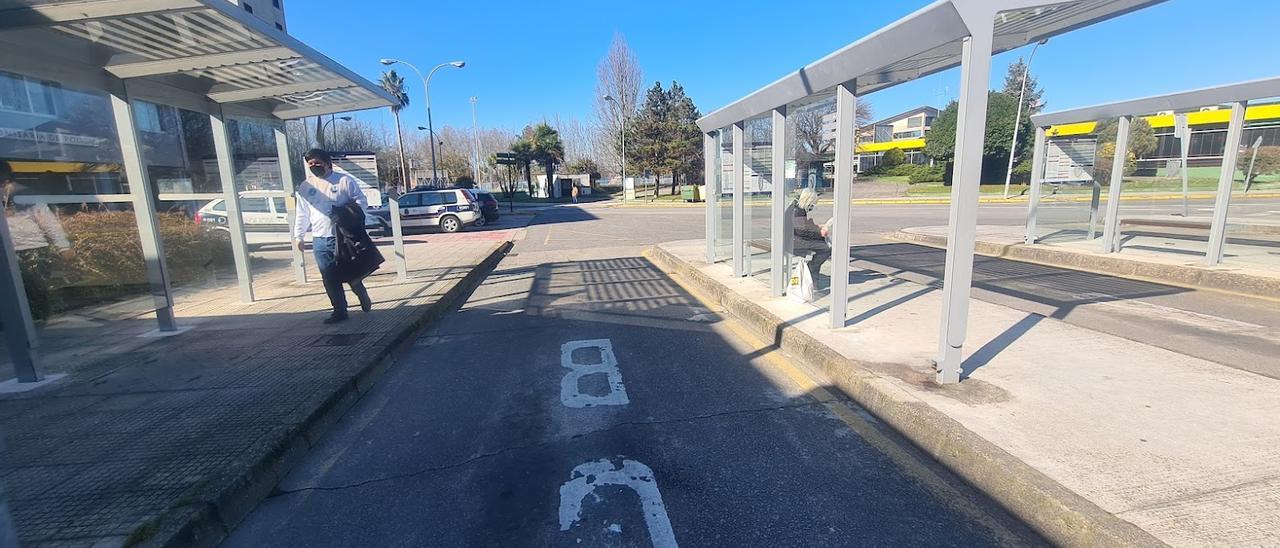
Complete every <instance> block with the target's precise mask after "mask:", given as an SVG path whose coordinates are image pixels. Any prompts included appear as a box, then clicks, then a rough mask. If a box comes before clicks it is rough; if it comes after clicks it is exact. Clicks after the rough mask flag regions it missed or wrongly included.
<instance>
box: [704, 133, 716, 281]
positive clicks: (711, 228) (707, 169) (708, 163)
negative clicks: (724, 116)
mask: <svg viewBox="0 0 1280 548" xmlns="http://www.w3.org/2000/svg"><path fill="white" fill-rule="evenodd" d="M717 143H718V139H717V138H716V137H715V136H714V135H712V134H711V133H704V134H702V158H703V161H702V181H703V183H704V184H706V188H707V195H706V196H703V197H702V201H703V205H705V206H706V207H705V208H704V209H705V219H704V220H705V222H706V225H707V226H706V231H705V234H706V237H707V262H708V263H714V262H716V221H718V220H719V219H720V210H719V200H717V198H719V197H720V183H719V182H718V181H716V171H715V170H717V169H720V162H718V161H716V160H717V157H716V153H717V152H719V145H718V144H717Z"/></svg>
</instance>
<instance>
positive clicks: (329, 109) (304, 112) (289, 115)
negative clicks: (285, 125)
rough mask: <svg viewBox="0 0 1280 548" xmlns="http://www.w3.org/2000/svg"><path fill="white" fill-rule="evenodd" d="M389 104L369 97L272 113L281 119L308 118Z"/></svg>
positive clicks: (278, 110)
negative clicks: (361, 99) (363, 99)
mask: <svg viewBox="0 0 1280 548" xmlns="http://www.w3.org/2000/svg"><path fill="white" fill-rule="evenodd" d="M385 106H387V104H386V103H384V102H383V101H382V100H381V99H368V100H365V101H354V102H350V103H340V104H336V105H329V106H322V107H306V108H285V107H280V108H277V109H275V111H274V112H272V114H273V115H274V116H275V117H276V118H279V119H281V120H296V119H298V118H307V117H310V116H321V115H325V114H334V113H337V112H353V111H357V110H367V109H371V108H382V107H385Z"/></svg>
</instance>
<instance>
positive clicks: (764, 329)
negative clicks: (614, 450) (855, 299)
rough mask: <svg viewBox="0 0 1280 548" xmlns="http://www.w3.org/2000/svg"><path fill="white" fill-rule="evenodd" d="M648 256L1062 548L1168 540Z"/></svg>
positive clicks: (669, 261) (701, 277) (766, 315)
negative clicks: (825, 376) (1101, 505)
mask: <svg viewBox="0 0 1280 548" xmlns="http://www.w3.org/2000/svg"><path fill="white" fill-rule="evenodd" d="M646 255H647V256H648V257H649V258H650V259H651V260H653V261H654V263H656V264H657V265H658V266H659V267H661V268H663V269H664V270H667V271H668V272H672V273H675V274H677V275H679V276H681V277H683V278H684V279H685V280H686V281H688V282H689V283H691V284H693V285H694V286H695V287H697V288H698V290H699V291H701V292H702V293H703V294H705V295H708V296H709V297H710V298H712V299H714V300H715V301H716V303H717V304H719V305H720V306H722V307H724V309H725V310H726V311H727V312H728V313H729V314H732V315H733V316H734V317H735V318H737V319H738V320H740V321H742V322H743V323H745V324H746V325H747V326H748V327H749V328H750V329H752V330H754V331H756V332H757V333H758V334H759V335H761V336H763V337H765V338H766V339H767V340H770V341H773V343H774V344H775V345H777V346H778V347H779V348H781V349H783V350H784V351H786V352H787V353H789V354H790V355H792V356H799V357H800V360H801V361H803V362H804V363H805V365H806V366H809V367H812V368H813V369H815V370H819V371H822V372H823V373H825V374H826V375H827V376H828V377H829V378H830V379H831V380H832V381H833V382H834V383H835V385H836V387H837V388H839V389H840V390H841V391H843V392H844V393H846V394H848V395H849V397H851V398H853V400H854V401H856V402H858V404H860V405H862V406H863V407H864V408H866V409H867V410H868V411H870V412H871V413H873V414H874V415H875V416H876V417H878V418H879V419H880V420H882V421H884V422H885V423H886V424H889V425H890V426H891V427H893V428H894V429H895V430H896V431H898V432H899V433H901V434H902V435H903V436H905V437H906V438H907V439H908V440H910V441H911V442H912V443H913V444H915V445H916V446H917V447H919V448H920V449H921V450H923V451H925V452H926V453H928V454H929V455H931V456H933V458H935V459H937V460H938V461H939V462H940V463H942V464H943V465H944V466H946V467H947V468H949V469H950V470H952V471H953V472H955V473H956V474H957V475H959V476H960V477H962V478H964V479H965V480H966V481H968V482H969V483H971V484H972V485H974V486H975V487H977V488H978V489H980V490H982V491H983V492H985V493H987V495H988V496H990V497H991V498H992V499H994V500H995V501H997V502H998V503H1000V504H1001V505H1003V506H1004V507H1005V508H1006V509H1008V510H1009V511H1010V512H1011V513H1012V514H1014V515H1015V516H1017V517H1018V518H1019V519H1021V520H1022V521H1024V522H1025V523H1027V525H1029V526H1030V527H1032V528H1033V529H1035V530H1036V531H1037V532H1039V533H1040V534H1041V535H1044V536H1045V537H1046V538H1048V539H1049V540H1050V541H1051V542H1053V543H1055V544H1059V545H1065V546H1166V544H1165V543H1163V542H1161V541H1160V540H1159V539H1156V538H1155V537H1153V536H1152V535H1151V534H1149V533H1147V532H1146V531H1144V530H1142V529H1140V528H1138V527H1137V526H1136V525H1133V524H1132V523H1129V522H1128V521H1125V520H1123V519H1120V518H1119V517H1117V516H1115V515H1113V514H1111V513H1109V512H1107V511H1105V510H1103V509H1101V508H1099V507H1098V506H1097V505H1096V504H1094V503H1092V502H1090V501H1089V500H1087V499H1085V498H1084V497H1081V496H1080V495H1077V494H1076V493H1074V492H1073V491H1071V490H1070V489H1067V488H1066V487H1064V486H1062V485H1061V484H1059V483H1058V482H1056V481H1054V480H1053V479H1051V478H1049V477H1048V476H1046V475H1045V474H1043V473H1042V472H1040V471H1039V470H1036V469H1035V468H1032V467H1031V466H1030V465H1028V464H1026V463H1024V462H1022V461H1021V460H1019V459H1018V458H1016V457H1014V456H1013V455H1010V454H1009V453H1008V452H1006V451H1005V450H1003V449H1001V448H1000V447H998V446H996V445H995V444H993V443H991V442H990V441H987V440H986V439H984V438H982V437H981V436H978V435H977V434H975V433H973V432H972V431H970V430H969V429H967V428H965V427H964V425H963V424H961V423H959V422H958V421H956V420H955V419H952V418H951V417H949V416H947V415H945V414H943V413H942V412H940V411H938V410H936V409H934V408H933V407H931V406H929V405H928V404H926V403H924V402H922V401H920V400H918V399H916V398H915V397H914V396H913V395H911V394H910V393H908V392H907V391H905V390H904V389H902V388H901V387H899V386H897V385H895V384H893V382H891V381H889V380H887V379H885V378H882V377H880V376H878V375H876V374H875V373H872V372H871V370H870V369H868V368H867V367H865V366H864V365H863V364H860V363H858V362H856V361H853V360H850V359H848V358H845V357H844V356H842V355H841V354H840V353H838V352H836V351H835V350H832V349H831V348H830V347H828V346H826V345H824V344H822V343H821V342H820V341H818V340H817V339H815V338H813V337H812V336H810V335H808V334H806V333H804V332H802V331H801V330H799V329H796V328H794V327H792V326H791V325H789V324H787V323H786V322H783V321H782V320H780V319H779V318H778V317H776V316H774V315H773V314H772V313H770V312H769V311H768V310H766V309H765V308H764V307H762V306H760V305H758V304H756V303H754V302H751V301H749V300H747V299H745V298H743V297H741V296H739V295H737V294H736V293H734V292H732V291H730V290H729V289H728V288H727V287H726V286H724V285H723V284H721V283H719V282H717V281H716V280H714V279H712V278H711V277H710V276H708V275H706V274H705V273H703V272H702V271H701V270H699V269H698V268H696V267H694V266H693V265H691V264H688V263H686V262H684V261H682V260H681V259H679V258H677V257H676V256H674V255H672V254H671V253H670V252H668V251H666V250H664V249H662V248H661V247H652V248H650V251H649V252H648V253H647V254H646ZM935 389H937V390H946V389H949V388H944V387H936V388H935Z"/></svg>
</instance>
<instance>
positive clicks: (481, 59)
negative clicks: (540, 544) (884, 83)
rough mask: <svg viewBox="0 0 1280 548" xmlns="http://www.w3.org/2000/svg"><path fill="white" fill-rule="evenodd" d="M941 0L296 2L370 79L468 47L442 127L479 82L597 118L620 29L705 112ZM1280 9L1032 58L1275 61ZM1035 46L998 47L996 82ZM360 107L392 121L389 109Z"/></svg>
mask: <svg viewBox="0 0 1280 548" xmlns="http://www.w3.org/2000/svg"><path fill="white" fill-rule="evenodd" d="M928 3H929V2H928V1H926V0H895V1H891V2H878V3H871V2H851V1H849V0H839V1H814V2H803V3H798V4H792V3H780V2H777V1H773V2H769V1H757V0H747V1H740V2H697V1H695V2H689V1H683V2H680V1H667V0H652V1H645V2H598V1H597V2H556V1H545V2H503V1H493V0H469V1H464V2H412V3H409V2H395V1H391V0H365V1H363V2H358V3H353V2H350V1H349V0H295V1H293V2H289V3H287V4H286V9H287V10H288V11H287V17H288V22H289V30H290V33H292V34H293V35H294V36H296V37H298V38H299V39H301V40H303V41H304V42H306V43H308V44H310V45H312V46H314V47H315V48H316V49H318V50H320V51H321V52H323V53H325V54H326V55H329V56H330V57H332V58H334V59H335V60H337V61H339V62H341V63H344V64H346V65H347V66H349V67H351V68H352V69H354V70H355V71H357V72H359V73H360V74H363V75H364V76H366V77H368V78H369V79H370V80H374V81H376V79H377V77H378V74H379V73H380V72H381V70H382V68H383V67H382V66H381V65H379V64H378V58H380V57H398V58H403V59H406V60H408V61H411V62H413V63H415V64H417V65H418V66H419V68H422V69H423V70H424V71H425V70H428V69H429V68H430V67H431V66H434V65H435V64H438V63H441V62H445V61H450V60H455V59H461V60H465V61H466V62H467V67H466V68H464V69H461V70H456V69H449V70H444V69H442V70H441V71H440V72H439V73H437V74H436V76H435V77H434V78H433V79H432V93H431V98H432V110H433V115H434V118H435V123H436V125H437V127H439V126H443V125H446V124H449V125H459V126H469V125H470V124H471V112H470V105H469V103H468V98H469V97H471V96H473V95H474V96H476V97H478V109H477V110H478V116H479V119H480V125H482V126H500V127H506V128H510V129H514V130H518V129H519V128H521V127H523V126H524V125H525V124H527V123H529V122H532V121H537V120H541V119H543V118H544V117H545V118H555V117H556V116H557V115H559V116H560V117H562V118H567V117H577V118H579V119H581V120H583V121H591V120H592V116H593V114H592V108H593V107H592V104H593V98H594V94H595V93H594V92H595V83H596V80H595V78H596V76H595V70H596V64H597V63H598V62H599V60H600V58H601V57H603V56H604V54H605V52H606V50H607V49H608V47H609V42H610V40H611V39H612V37H613V35H614V33H615V32H617V33H622V34H623V35H624V36H625V38H626V40H627V42H628V43H629V44H630V46H631V48H632V49H633V50H634V51H635V53H636V55H637V56H638V57H639V60H640V63H641V65H642V67H643V68H644V72H645V78H646V80H647V81H648V82H649V84H648V85H652V82H653V81H655V80H661V81H663V82H664V85H666V83H668V82H670V81H671V80H676V81H678V82H680V83H681V84H682V85H683V86H684V87H685V90H686V91H687V92H688V93H689V94H690V95H691V96H692V97H693V99H694V101H695V102H696V104H697V105H698V108H699V109H700V110H701V111H702V113H703V114H706V113H707V112H710V111H712V110H715V109H717V108H719V107H721V106H723V105H725V104H727V103H729V102H731V101H733V100H735V99H737V98H739V97H742V96H743V95H746V94H747V93H749V92H751V91H753V90H755V89H757V88H759V87H761V86H763V85H765V84H767V83H769V82H771V81H773V80H776V79H777V78H779V77H781V76H782V75H784V74H786V73H788V72H790V71H793V70H795V69H797V68H799V67H801V66H803V65H805V64H807V63H809V62H812V61H813V60H816V59H818V58H820V57H822V56H823V55H826V54H828V53H830V52H832V51H834V50H836V49H839V48H840V47H842V46H844V45H846V44H848V43H850V42H852V41H854V40H856V39H858V38H860V37H862V36H864V35H866V34H867V33H869V32H872V31H874V30H875V29H877V28H879V27H881V26H883V25H885V24H887V23H890V22H892V21H894V20H896V19H899V18H901V17H903V16H904V15H907V14H909V13H911V12H912V11H914V10H916V9H918V8H920V7H922V6H924V5H927V4H928ZM779 8H782V9H781V10H780V9H779ZM1274 21H1280V2H1276V1H1275V0H1225V1H1220V2H1211V1H1209V0H1170V1H1168V2H1166V3H1164V4H1159V5H1156V6H1154V7H1152V8H1148V9H1146V10H1142V11H1139V12H1137V13H1132V14H1129V15H1125V16H1122V17H1120V18H1118V19H1114V20H1111V21H1107V22H1105V23H1101V24H1098V25H1095V26H1092V27H1089V28H1086V29H1082V30H1078V31H1075V32H1073V33H1070V34H1067V35H1063V36H1060V37H1058V38H1055V39H1053V40H1052V41H1050V42H1049V44H1048V45H1046V46H1043V47H1041V48H1040V51H1039V53H1037V54H1036V58H1035V62H1034V66H1033V67H1032V73H1033V74H1034V75H1036V76H1038V77H1039V78H1040V83H1041V85H1042V87H1043V88H1044V89H1045V90H1046V94H1045V99H1046V100H1047V101H1048V104H1049V110H1056V109H1062V108H1071V107H1077V106H1083V105H1090V104H1095V103H1100V102H1107V101H1112V100H1118V99H1126V98H1131V97H1141V96H1144V95H1151V94H1157V93H1165V92H1172V91H1181V90H1185V89H1191V88H1196V87H1203V86H1209V85H1215V84H1222V83H1228V82H1236V81H1242V80H1249V79H1254V78H1261V77H1267V76H1275V75H1276V74H1277V73H1278V72H1280V62H1277V60H1280V40H1275V39H1274V37H1271V36H1266V35H1262V34H1259V33H1260V32H1264V31H1265V29H1266V28H1267V27H1273V22H1274ZM1027 51H1029V48H1027V49H1023V50H1018V51H1014V52H1010V53H1006V54H1002V55H999V56H997V57H996V58H995V59H994V61H993V67H992V80H993V86H997V85H999V82H1000V80H1001V79H1002V78H1003V75H1004V72H1005V68H1006V66H1007V65H1008V64H1009V63H1010V62H1011V61H1013V60H1014V59H1016V58H1017V56H1018V55H1019V54H1025V53H1026V52H1027ZM406 77H407V78H408V79H409V93H410V97H411V100H412V101H413V103H412V105H411V106H410V108H409V109H407V111H406V118H405V122H404V124H405V126H406V127H414V126H416V125H425V123H426V115H425V112H424V110H423V101H422V87H421V84H420V83H419V81H418V80H417V78H416V76H413V74H412V72H409V73H408V74H406ZM958 78H959V73H958V71H957V70H952V71H947V72H944V73H940V74H937V75H933V76H930V77H927V78H923V79H921V80H917V81H915V82H911V83H909V84H905V85H902V86H898V87H895V88H891V89H889V90H885V91H882V92H879V93H876V94H873V95H871V96H869V97H867V100H869V101H870V102H871V104H872V107H873V110H874V113H875V114H876V115H877V116H887V115H892V114H895V113H897V112H900V111H904V110H907V109H909V108H913V107H915V106H918V105H921V104H930V105H935V106H937V105H939V104H941V103H944V102H945V101H947V100H949V99H950V98H951V97H953V96H954V95H955V94H956V90H957V89H958V87H959V85H958ZM646 87H647V86H646ZM362 117H363V118H366V119H368V120H370V121H373V122H375V123H377V122H379V121H383V120H385V121H386V123H387V124H388V126H389V125H390V119H391V117H390V115H389V114H387V113H386V112H385V109H384V110H383V111H380V112H379V111H375V112H373V113H369V114H364V115H362Z"/></svg>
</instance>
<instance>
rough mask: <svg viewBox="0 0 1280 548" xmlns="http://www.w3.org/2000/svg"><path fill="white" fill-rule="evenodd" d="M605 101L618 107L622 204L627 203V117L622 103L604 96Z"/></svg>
mask: <svg viewBox="0 0 1280 548" xmlns="http://www.w3.org/2000/svg"><path fill="white" fill-rule="evenodd" d="M604 100H605V101H609V102H610V103H613V104H615V105H617V106H618V119H619V123H618V126H619V133H621V134H622V135H621V137H622V146H621V149H620V153H619V156H621V157H622V162H621V163H622V203H624V204H625V203H627V116H626V113H624V112H622V109H623V106H622V102H621V101H618V100H617V99H614V98H613V96H612V95H605V96H604Z"/></svg>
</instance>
